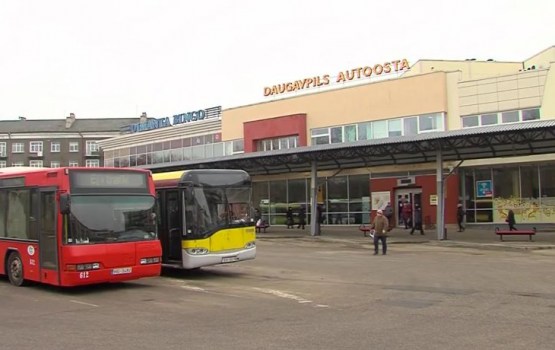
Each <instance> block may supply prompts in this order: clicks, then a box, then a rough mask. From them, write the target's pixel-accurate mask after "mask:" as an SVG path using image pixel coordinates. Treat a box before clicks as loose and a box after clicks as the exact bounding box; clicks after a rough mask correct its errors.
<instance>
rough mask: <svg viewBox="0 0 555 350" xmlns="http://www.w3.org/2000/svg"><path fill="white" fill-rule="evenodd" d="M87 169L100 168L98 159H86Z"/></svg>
mask: <svg viewBox="0 0 555 350" xmlns="http://www.w3.org/2000/svg"><path fill="white" fill-rule="evenodd" d="M85 166H86V167H87V168H98V167H99V166H100V160H98V159H87V160H86V162H85Z"/></svg>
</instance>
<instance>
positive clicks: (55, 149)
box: [50, 142, 62, 153]
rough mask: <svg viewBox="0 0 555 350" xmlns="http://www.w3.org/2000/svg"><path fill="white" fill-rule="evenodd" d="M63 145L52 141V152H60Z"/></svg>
mask: <svg viewBox="0 0 555 350" xmlns="http://www.w3.org/2000/svg"><path fill="white" fill-rule="evenodd" d="M61 148H62V147H61V146H60V143H59V142H52V143H50V152H52V153H58V152H60V150H61Z"/></svg>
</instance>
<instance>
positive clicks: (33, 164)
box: [29, 159, 43, 168]
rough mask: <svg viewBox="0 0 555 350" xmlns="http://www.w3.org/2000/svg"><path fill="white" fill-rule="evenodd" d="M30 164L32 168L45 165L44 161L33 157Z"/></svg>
mask: <svg viewBox="0 0 555 350" xmlns="http://www.w3.org/2000/svg"><path fill="white" fill-rule="evenodd" d="M29 166H30V167H31V168H42V167H43V162H42V160H40V159H38V160H37V159H33V160H30V161H29Z"/></svg>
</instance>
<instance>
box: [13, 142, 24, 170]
mask: <svg viewBox="0 0 555 350" xmlns="http://www.w3.org/2000/svg"><path fill="white" fill-rule="evenodd" d="M24 152H25V144H24V143H23V142H14V143H12V153H24ZM19 166H22V165H19Z"/></svg>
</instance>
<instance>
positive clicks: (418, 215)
mask: <svg viewBox="0 0 555 350" xmlns="http://www.w3.org/2000/svg"><path fill="white" fill-rule="evenodd" d="M415 230H420V234H421V235H423V234H424V227H423V226H422V208H420V206H419V205H418V204H416V205H415V208H414V224H413V225H412V230H410V234H411V235H412V234H414V231H415Z"/></svg>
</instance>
